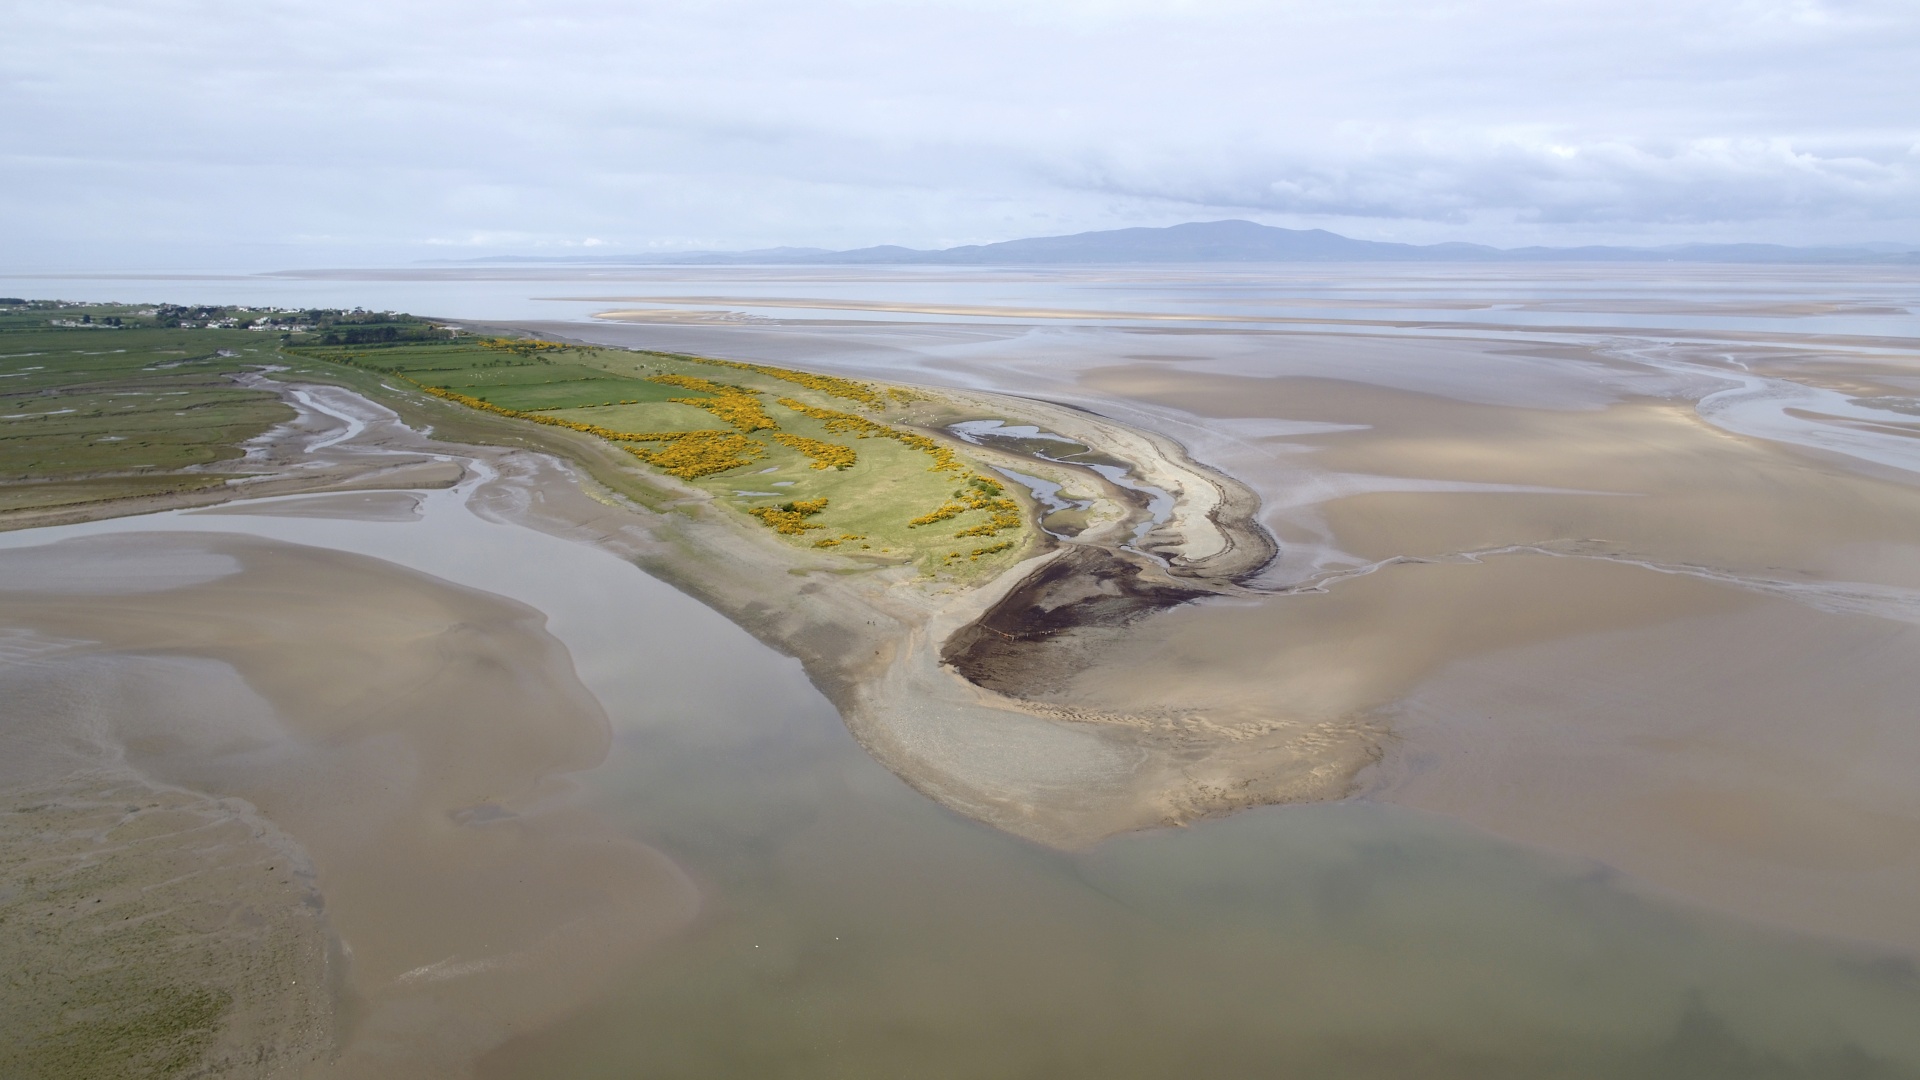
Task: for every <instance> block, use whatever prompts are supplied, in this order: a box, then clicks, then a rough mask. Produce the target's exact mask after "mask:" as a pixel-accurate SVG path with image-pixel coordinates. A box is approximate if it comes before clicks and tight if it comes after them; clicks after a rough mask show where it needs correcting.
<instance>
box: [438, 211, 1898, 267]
mask: <svg viewBox="0 0 1920 1080" xmlns="http://www.w3.org/2000/svg"><path fill="white" fill-rule="evenodd" d="M468 261H471V262H559V263H618V264H629V265H632V264H647V265H679V266H687V265H696V266H697V265H769V264H775V265H802V264H805V265H815V266H819V265H828V266H834V265H862V264H867V265H873V264H932V265H944V264H960V265H992V266H1038V265H1076V264H1077V265H1087V264H1103V263H1254V262H1271V263H1292V262H1707V263H1913V264H1920V249H1916V248H1914V247H1912V246H1908V245H1901V244H1861V245H1856V246H1849V247H1786V246H1783V245H1780V244H1679V245H1674V246H1670V247H1653V248H1631V247H1576V248H1550V247H1526V248H1494V247H1487V246H1485V245H1483V244H1460V243H1452V244H1393V243H1382V242H1380V241H1376V240H1354V239H1352V238H1350V237H1345V236H1341V235H1339V234H1338V233H1330V232H1327V231H1326V230H1324V229H1281V228H1275V227H1274V226H1271V225H1261V224H1258V223H1257V222H1252V221H1193V222H1188V223H1187V224H1184V225H1172V226H1168V227H1167V228H1164V229H1145V228H1142V229H1109V230H1106V231H1103V232H1084V233H1074V234H1073V235H1071V236H1036V237H1030V238H1028V239H1025V240H1005V241H1002V242H1000V243H997V244H969V245H966V246H964V247H953V248H944V249H941V250H931V251H929V250H920V249H916V248H905V247H897V246H894V245H883V246H880V247H869V248H856V249H854V250H852V251H827V250H824V249H821V248H763V249H760V250H757V251H695V252H679V253H675V254H671V255H575V256H552V257H541V256H518V255H502V256H495V257H493V258H490V259H474V260H468Z"/></svg>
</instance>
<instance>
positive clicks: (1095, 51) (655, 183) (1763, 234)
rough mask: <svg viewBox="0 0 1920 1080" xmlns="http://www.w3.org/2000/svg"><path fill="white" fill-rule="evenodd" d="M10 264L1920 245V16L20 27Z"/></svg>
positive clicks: (479, 7)
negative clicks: (866, 251)
mask: <svg viewBox="0 0 1920 1080" xmlns="http://www.w3.org/2000/svg"><path fill="white" fill-rule="evenodd" d="M0 100H3V101H4V103H5V106H6V107H5V110H4V114H0V115H3V116H4V121H0V122H3V123H4V125H5V126H4V128H0V130H3V131H4V144H3V145H0V244H3V245H4V262H5V263H6V264H7V265H9V266H11V267H15V268H26V267H35V268H39V267H57V266H83V265H84V266H154V265H165V264H173V265H182V266H185V265H202V266H204V265H214V264H222V265H232V266H236V267H238V266H249V267H254V266H258V267H266V266H293V265H344V264H351V263H356V262H368V261H404V260H408V259H416V258H432V257H464V256H468V255H473V254H491V253H499V252H559V251H562V250H566V249H569V248H577V249H579V250H581V251H583V252H584V251H587V250H598V251H601V252H616V251H627V250H645V249H656V250H657V249H674V248H702V247H710V248H751V247H760V246H771V245H779V244H792V245H812V246H823V247H835V248H838V247H854V246H862V245H866V244H875V243H900V244H909V245H913V246H923V247H924V246H948V245H951V244H960V243H976V242H984V241H992V240H1001V239H1008V238H1012V237H1019V236H1032V235H1046V234H1053V233H1062V232H1076V231H1082V230H1086V229H1099V228H1113V227H1119V226H1125V225H1166V224H1173V223H1175V222H1180V221H1191V220H1208V219H1215V218H1223V217H1245V218H1252V219H1255V220H1259V221H1264V222H1267V223H1269V224H1275V225H1287V226H1292V227H1304V226H1321V227H1325V228H1330V229H1334V230H1336V231H1339V232H1343V233H1347V234H1349V235H1354V236H1362V237H1367V238H1372V239H1399V240H1411V241H1421V242H1425V241H1433V240H1447V239H1459V240H1475V241H1482V242H1488V243H1497V244H1520V243H1577V242H1589V241H1603V242H1628V243H1660V242H1670V241H1676V240H1688V239H1757V240H1773V241H1781V242H1788V243H1818V242H1830V241H1864V240H1894V241H1903V242H1920V0H1564V2H1555V0H1477V2H1476V0H1466V2H1446V0H1341V2H1338V3H1335V2H1332V0H1303V2H1290V0H1283V2H1267V3H1256V2H1241V0H1190V2H1185V3H1181V2H1177V0H1164V2H1159V3H1147V2H1134V0H929V2H904V0H901V2H895V0H804V2H799V3H796V2H793V0H778V2H776V0H705V2H699V3H693V2H686V3H674V2H646V0H458V2H455V0H244V2H241V0H0Z"/></svg>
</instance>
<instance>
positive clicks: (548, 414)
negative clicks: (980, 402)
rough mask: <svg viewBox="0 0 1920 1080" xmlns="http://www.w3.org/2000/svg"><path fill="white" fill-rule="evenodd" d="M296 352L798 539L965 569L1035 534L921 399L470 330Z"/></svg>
mask: <svg viewBox="0 0 1920 1080" xmlns="http://www.w3.org/2000/svg"><path fill="white" fill-rule="evenodd" d="M293 351H294V352H296V353H297V354H299V355H301V356H307V357H311V358H314V359H317V360H325V361H328V362H333V363H341V364H347V365H352V366H355V367H358V368H361V369H364V370H369V371H375V372H379V373H380V374H382V375H387V376H394V377H398V378H401V379H405V380H407V381H409V382H411V383H413V384H415V385H416V386H419V387H421V388H423V389H426V390H428V391H429V392H430V393H435V394H437V395H439V396H441V397H443V398H445V399H447V400H450V401H456V402H459V403H461V404H465V405H468V406H470V407H473V408H477V409H481V410H483V411H485V412H489V413H493V414H496V415H502V416H510V417H512V418H515V419H520V420H530V421H533V422H535V423H541V424H545V425H550V426H558V427H563V428H567V429H570V430H574V431H582V432H586V433H588V434H591V435H594V436H597V437H600V438H602V439H606V440H608V441H609V442H612V443H614V444H617V445H620V446H622V447H624V448H625V449H626V450H627V452H629V453H631V454H632V455H633V456H634V457H636V458H637V459H639V460H641V461H644V462H647V463H648V464H649V465H651V466H653V467H655V468H658V469H660V470H662V471H665V472H668V473H671V474H673V475H675V476H677V477H679V478H680V479H682V480H684V481H686V482H688V483H691V484H694V485H696V486H698V487H700V488H703V489H705V490H706V491H709V492H711V493H713V494H714V495H715V496H717V497H718V498H720V499H721V500H722V501H723V502H725V503H726V504H727V505H730V506H732V507H734V508H736V509H738V510H740V511H741V512H742V513H745V514H748V515H750V516H753V517H756V518H758V519H759V520H761V521H762V522H764V523H765V524H766V525H767V526H768V527H769V528H771V529H773V530H774V531H775V534H776V535H778V536H780V537H781V538H782V539H783V540H785V541H787V542H789V543H792V544H795V545H797V546H803V547H812V548H830V549H834V550H836V551H838V552H839V553H842V554H849V555H855V556H857V557H861V558H867V559H877V560H883V561H889V562H903V561H910V562H912V563H913V564H915V565H916V566H919V567H920V568H921V569H923V570H925V571H928V572H942V571H945V572H947V573H950V574H954V575H956V576H964V577H972V576H975V575H976V574H980V573H985V572H989V571H991V570H993V569H996V568H997V567H999V566H1001V565H1004V564H1006V563H1008V562H1010V561H1012V560H1014V559H1016V558H1018V557H1019V556H1020V554H1021V552H1022V550H1023V549H1024V548H1025V547H1026V546H1027V544H1028V542H1029V541H1030V540H1031V539H1032V538H1033V536H1034V533H1033V531H1032V529H1031V527H1030V525H1029V518H1030V515H1029V514H1028V513H1027V512H1026V510H1025V508H1024V507H1023V506H1022V505H1021V504H1020V503H1019V502H1018V501H1017V499H1016V497H1015V496H1014V495H1013V494H1012V493H1011V492H1007V491H1005V490H1003V489H1002V488H1001V486H1000V484H999V483H998V482H997V480H996V479H995V478H991V477H989V476H983V475H981V472H980V471H979V470H977V469H975V468H974V467H973V466H972V465H971V464H970V463H969V462H967V461H966V460H965V459H963V458H960V457H958V456H957V455H956V454H955V453H954V452H953V449H952V447H950V446H949V445H948V444H946V443H945V442H942V441H936V440H933V439H930V438H928V437H927V436H926V435H924V434H921V433H919V432H918V431H916V430H914V425H915V423H916V421H918V420H921V419H924V414H926V412H927V408H926V406H925V404H924V403H923V402H922V401H921V400H920V399H919V396H918V395H914V394H910V393H905V392H901V391H897V390H892V391H890V390H888V389H886V388H882V387H879V386H875V385H872V384H867V383H860V382H854V381H851V380H844V379H836V378H832V377H826V376H819V375H814V374H811V373H806V372H797V371H790V370H786V369H781V368H774V367H769V366H764V365H745V364H737V363H734V362H731V361H722V360H711V359H704V358H700V357H693V356H685V355H679V354H667V353H649V352H631V351H627V350H620V349H601V348H592V347H585V346H567V345H558V344H552V343H529V342H517V341H487V340H483V339H474V338H468V339H462V340H459V341H454V342H446V343H439V344H418V345H406V346H399V347H383V348H362V349H351V348H348V349H335V348H324V347H322V348H314V347H298V348H295V349H294V350H293ZM822 500H824V502H822Z"/></svg>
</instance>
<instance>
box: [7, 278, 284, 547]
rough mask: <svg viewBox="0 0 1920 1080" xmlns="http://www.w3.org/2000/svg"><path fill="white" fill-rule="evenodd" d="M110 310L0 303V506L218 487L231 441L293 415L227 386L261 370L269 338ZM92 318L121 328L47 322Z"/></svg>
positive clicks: (273, 347) (233, 453)
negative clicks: (252, 369)
mask: <svg viewBox="0 0 1920 1080" xmlns="http://www.w3.org/2000/svg"><path fill="white" fill-rule="evenodd" d="M117 310H121V309H117V308H107V307H101V308H94V309H54V311H53V313H52V314H49V311H47V310H34V309H24V306H23V305H6V306H0V510H15V509H27V508H40V507H54V506H63V505H67V504H71V503H83V502H94V501H99V500H103V499H117V498H126V497H129V496H137V495H153V494H163V493H167V492H175V491H185V490H190V489H193V488H198V487H208V486H214V485H218V484H221V483H223V482H224V481H225V480H226V479H227V474H225V473H222V472H220V471H219V464H220V463H221V462H223V461H228V460H231V459H234V458H237V457H240V456H241V454H242V451H241V449H240V447H239V445H238V444H239V443H242V442H244V441H245V440H247V439H249V438H252V437H253V436H255V435H258V434H260V433H261V432H263V431H265V430H267V429H268V428H269V427H271V426H273V425H274V424H276V423H280V422H282V421H285V420H289V419H291V418H292V417H293V410H291V409H289V408H287V407H286V406H285V405H283V404H281V403H280V401H279V399H278V398H277V397H276V396H275V395H274V394H272V393H269V392H266V391H260V390H249V389H246V388H244V387H241V386H236V385H234V383H233V382H232V381H231V380H230V379H228V378H227V376H228V375H230V374H231V373H233V372H235V371H238V370H241V369H243V368H244V366H245V365H247V364H249V363H251V364H264V363H267V362H269V361H270V360H271V359H272V358H273V356H274V355H275V353H276V351H277V345H278V342H277V340H275V339H274V338H272V337H269V336H267V335H264V334H260V333H253V332H249V331H245V330H236V329H230V328H220V329H213V330H208V329H205V328H204V327H196V328H192V329H182V328H180V327H178V326H175V327H173V328H170V329H168V328H162V327H160V326H158V325H156V324H154V323H153V320H151V319H148V320H145V321H144V324H142V322H141V321H138V320H136V319H135V318H134V317H133V316H130V315H129V316H115V315H113V314H111V313H112V312H114V311H117ZM136 310H137V309H136ZM95 312H99V313H100V314H99V316H98V317H99V318H101V319H106V318H115V317H118V318H120V319H121V321H122V325H120V326H119V327H112V326H111V324H105V323H93V322H91V321H90V322H86V323H81V324H80V325H79V326H78V327H61V326H54V325H51V324H52V322H53V320H54V319H60V320H62V321H78V317H79V316H84V315H91V314H93V313H95ZM96 326H97V327H99V328H98V329H95V328H94V327H96ZM187 469H191V470H193V471H187V472H183V471H181V470H187Z"/></svg>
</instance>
